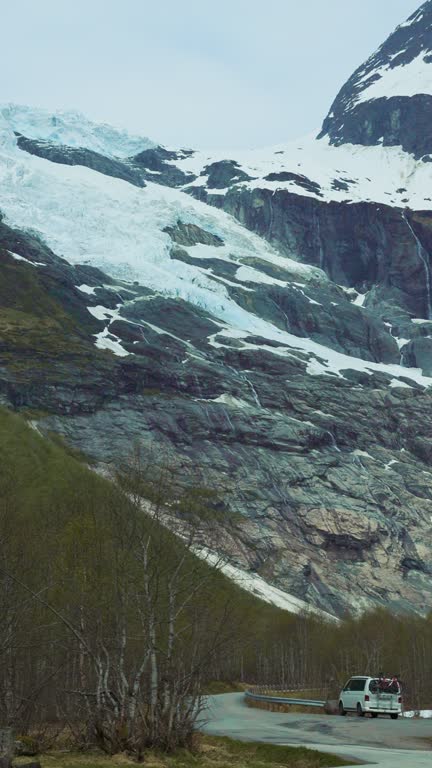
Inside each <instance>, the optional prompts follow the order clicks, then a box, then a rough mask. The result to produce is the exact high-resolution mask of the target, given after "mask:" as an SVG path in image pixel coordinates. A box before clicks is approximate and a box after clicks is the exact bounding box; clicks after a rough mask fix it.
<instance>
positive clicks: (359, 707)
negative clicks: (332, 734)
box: [357, 702, 365, 717]
mask: <svg viewBox="0 0 432 768" xmlns="http://www.w3.org/2000/svg"><path fill="white" fill-rule="evenodd" d="M364 716H365V713H364V712H363V710H362V707H361V704H360V702H359V703H358V704H357V717H364Z"/></svg>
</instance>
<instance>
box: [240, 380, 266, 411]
mask: <svg viewBox="0 0 432 768" xmlns="http://www.w3.org/2000/svg"><path fill="white" fill-rule="evenodd" d="M244 380H245V381H246V382H247V383H248V384H249V386H250V389H251V392H252V394H253V398H254V400H255V403H256V404H257V406H258V408H262V405H261V402H260V399H259V397H258V393H257V391H256V389H255V387H254V385H253V384H252V382H251V380H250V379H248V377H247V376H244Z"/></svg>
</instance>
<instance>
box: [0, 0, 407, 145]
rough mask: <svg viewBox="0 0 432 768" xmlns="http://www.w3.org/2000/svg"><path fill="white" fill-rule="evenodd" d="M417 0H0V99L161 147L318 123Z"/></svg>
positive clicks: (272, 133) (247, 140)
mask: <svg viewBox="0 0 432 768" xmlns="http://www.w3.org/2000/svg"><path fill="white" fill-rule="evenodd" d="M420 4H421V0H151V1H150V0H19V2H15V3H14V2H11V0H0V13H1V26H2V43H1V46H0V103H4V102H11V101H12V102H16V103H19V104H29V105H32V106H38V107H44V108H46V109H49V110H53V111H54V110H57V109H74V110H75V109H76V110H79V111H81V112H84V113H85V114H86V115H87V116H88V117H90V118H92V119H95V120H101V121H104V122H109V123H112V124H114V125H118V126H121V127H126V128H128V129H130V130H131V131H134V132H137V133H139V134H142V135H144V136H149V137H150V138H151V139H153V140H154V141H156V142H158V143H161V144H164V145H168V146H173V147H179V146H184V147H195V148H203V149H241V148H252V147H262V146H271V145H272V144H277V143H279V142H284V141H288V140H289V139H294V138H298V137H300V136H303V135H305V134H308V133H311V132H313V131H315V130H317V129H319V127H320V124H321V123H322V120H323V118H324V117H325V115H326V113H327V112H328V110H329V108H330V105H331V103H332V101H333V99H334V97H335V96H336V94H337V92H338V90H339V88H340V87H341V86H342V85H343V83H344V82H345V80H346V79H347V78H348V77H349V76H350V75H351V74H352V72H353V71H354V69H355V68H356V67H357V66H358V65H359V64H361V63H362V61H364V59H366V58H367V57H368V56H369V55H370V54H371V53H372V52H373V51H374V50H375V49H376V48H377V47H378V46H379V45H380V44H381V43H382V42H383V41H384V39H385V38H386V37H387V36H388V35H389V34H390V32H391V31H392V30H393V29H394V28H395V26H397V24H399V23H400V22H402V21H403V20H404V19H405V18H407V17H408V16H409V15H410V14H411V13H412V12H413V11H414V10H416V8H417V7H418V6H419V5H420Z"/></svg>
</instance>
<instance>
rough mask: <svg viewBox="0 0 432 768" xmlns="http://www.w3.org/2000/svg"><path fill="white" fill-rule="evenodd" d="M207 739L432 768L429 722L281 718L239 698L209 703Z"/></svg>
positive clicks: (391, 766)
mask: <svg viewBox="0 0 432 768" xmlns="http://www.w3.org/2000/svg"><path fill="white" fill-rule="evenodd" d="M205 718H206V722H205V723H203V725H202V728H203V730H205V731H206V733H210V734H214V735H224V736H231V737H232V738H234V739H241V740H245V741H265V742H270V743H273V744H290V745H293V746H299V745H303V746H306V747H310V748H311V749H320V750H322V751H323V752H333V753H334V754H337V755H340V756H341V757H344V758H345V759H348V760H353V761H363V762H365V763H372V764H373V765H377V766H379V768H432V755H431V749H432V720H408V719H406V720H404V719H399V720H390V719H387V718H385V717H379V718H377V719H372V718H368V717H365V718H358V717H355V716H352V717H351V716H348V717H339V716H337V715H336V716H329V715H321V714H319V715H317V714H311V715H303V714H292V715H290V714H282V713H280V712H267V711H265V710H262V709H255V708H250V707H247V706H246V704H245V702H244V696H243V694H242V693H226V694H222V695H220V696H209V697H208V709H207V711H206V713H205Z"/></svg>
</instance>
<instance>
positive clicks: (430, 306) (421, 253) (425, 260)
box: [402, 213, 432, 320]
mask: <svg viewBox="0 0 432 768" xmlns="http://www.w3.org/2000/svg"><path fill="white" fill-rule="evenodd" d="M402 218H403V220H404V221H405V222H406V224H407V226H408V228H409V231H410V232H411V234H412V236H413V238H414V240H415V242H416V248H417V256H418V257H419V259H420V261H421V262H422V264H423V266H424V271H425V277H426V299H427V314H426V319H427V320H430V319H431V318H432V298H431V274H430V264H429V254H428V252H427V251H426V250H425V248H423V246H422V244H421V242H420V240H419V238H418V237H417V235H416V233H415V232H414V230H413V228H412V226H411V223H410V221H409V219H408V217H407V215H406V213H403V214H402Z"/></svg>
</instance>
